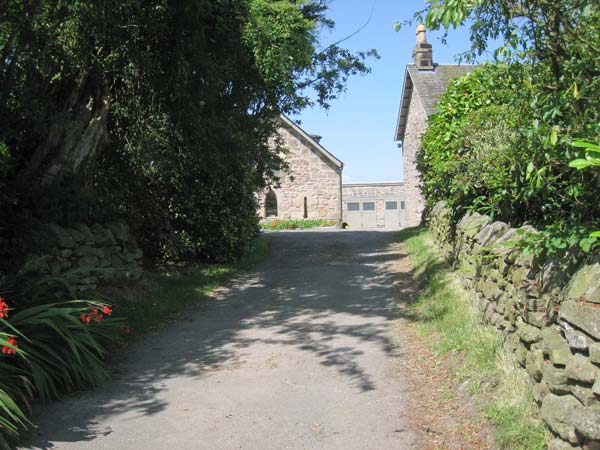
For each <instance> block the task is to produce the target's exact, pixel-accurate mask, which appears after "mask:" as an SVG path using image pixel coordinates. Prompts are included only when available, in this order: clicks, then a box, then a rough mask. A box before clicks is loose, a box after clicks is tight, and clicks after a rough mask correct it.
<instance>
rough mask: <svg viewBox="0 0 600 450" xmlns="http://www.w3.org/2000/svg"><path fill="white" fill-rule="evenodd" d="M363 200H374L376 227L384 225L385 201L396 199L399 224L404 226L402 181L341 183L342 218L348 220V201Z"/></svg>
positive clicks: (404, 200)
mask: <svg viewBox="0 0 600 450" xmlns="http://www.w3.org/2000/svg"><path fill="white" fill-rule="evenodd" d="M363 200H372V201H374V202H375V211H376V214H377V227H378V228H382V227H384V226H385V202H386V201H397V202H398V208H399V212H400V226H401V227H405V226H406V199H405V193H404V183H403V182H401V181H400V182H388V183H347V184H342V211H343V214H342V220H343V221H347V220H348V218H347V212H348V208H347V206H346V204H347V203H348V202H352V201H363ZM401 202H404V205H405V207H404V209H402V208H401V206H402V205H401Z"/></svg>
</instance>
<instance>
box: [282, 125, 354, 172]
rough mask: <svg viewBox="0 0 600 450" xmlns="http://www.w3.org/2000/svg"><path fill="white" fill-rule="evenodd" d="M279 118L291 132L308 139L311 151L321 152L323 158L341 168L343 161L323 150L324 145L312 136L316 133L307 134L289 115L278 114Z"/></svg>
mask: <svg viewBox="0 0 600 450" xmlns="http://www.w3.org/2000/svg"><path fill="white" fill-rule="evenodd" d="M279 118H280V120H281V121H282V122H283V123H284V125H286V126H287V127H288V128H290V129H291V130H292V131H293V132H295V134H296V135H299V136H301V137H302V138H304V139H305V140H306V141H308V143H309V144H310V147H312V150H313V152H315V153H317V154H321V155H322V156H324V157H325V160H327V161H329V162H331V163H333V165H334V166H336V167H339V168H340V169H342V168H343V167H344V163H343V162H342V161H340V160H339V159H337V158H336V157H335V156H333V155H332V154H331V153H329V152H328V151H327V150H325V147H323V146H322V145H321V144H319V143H318V142H317V140H316V139H315V138H314V137H313V136H315V137H316V136H317V135H310V134H308V133H307V132H306V131H304V130H303V129H302V128H300V127H299V126H298V124H296V123H295V122H294V121H292V120H291V119H290V118H289V117H287V116H286V115H284V114H280V115H279Z"/></svg>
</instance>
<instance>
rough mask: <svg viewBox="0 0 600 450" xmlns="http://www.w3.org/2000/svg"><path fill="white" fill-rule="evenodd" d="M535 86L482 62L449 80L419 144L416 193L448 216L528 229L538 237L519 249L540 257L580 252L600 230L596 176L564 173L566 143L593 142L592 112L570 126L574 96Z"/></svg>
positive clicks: (509, 68) (517, 67)
mask: <svg viewBox="0 0 600 450" xmlns="http://www.w3.org/2000/svg"><path fill="white" fill-rule="evenodd" d="M538 75H539V73H538ZM542 80H543V78H542ZM540 83H542V81H541V80H536V79H535V78H534V73H533V69H532V68H531V67H530V66H526V65H522V64H517V63H513V64H511V65H492V64H488V65H485V66H483V67H481V68H479V69H477V70H476V71H474V72H472V73H471V74H469V75H468V76H466V77H464V78H462V79H459V80H456V81H454V82H453V83H452V84H451V86H450V87H449V89H448V91H447V92H446V93H445V95H444V96H443V97H442V99H441V101H440V102H439V104H438V113H437V114H435V115H433V116H432V117H431V118H430V120H429V128H428V129H427V131H426V133H425V135H424V136H423V145H422V148H421V152H420V153H419V155H418V168H419V169H420V171H421V173H422V179H423V180H422V183H423V193H424V195H425V197H426V199H427V202H428V204H429V205H430V206H432V205H433V204H435V202H437V201H439V200H446V201H448V203H449V204H450V205H451V206H452V208H453V209H454V211H455V213H456V218H458V217H460V216H462V215H463V214H464V213H465V212H466V211H468V210H470V211H477V212H480V213H483V214H488V215H490V216H491V217H492V218H494V219H496V220H502V221H505V222H507V223H509V224H511V225H513V226H521V225H522V224H525V223H528V224H532V225H534V226H535V227H537V228H538V229H539V230H540V231H541V234H540V235H539V236H538V237H537V238H536V240H526V241H525V243H526V245H531V246H533V247H536V248H537V249H538V250H540V251H542V250H546V251H548V252H550V253H551V252H553V251H556V250H557V249H561V248H565V247H572V246H579V247H581V248H582V249H583V250H584V251H589V250H590V249H591V248H592V245H593V244H594V242H591V241H590V239H593V240H594V241H595V238H590V237H589V233H590V231H592V230H595V229H597V228H598V226H600V203H599V202H598V201H597V199H596V195H595V192H597V191H598V189H599V188H600V177H598V176H597V175H595V174H593V173H586V172H585V171H582V172H578V171H576V170H573V169H571V168H569V167H568V165H569V162H570V161H571V160H572V159H573V158H574V157H577V156H583V153H584V151H583V150H582V149H581V148H579V147H573V146H572V141H573V140H574V138H575V137H579V136H581V135H582V134H584V135H586V136H592V137H595V138H597V137H600V113H597V114H596V117H595V120H596V124H592V123H587V124H585V126H584V124H582V123H580V122H579V120H583V117H582V115H585V116H586V117H585V120H590V119H591V118H592V116H593V114H592V113H591V112H586V113H585V114H582V115H580V116H579V119H577V117H578V114H576V113H575V112H573V111H574V110H575V108H576V103H577V98H575V97H574V96H573V95H570V96H569V95H562V96H559V98H556V97H551V96H549V95H547V94H544V92H543V88H542V87H541V86H540V85H539V84H540ZM598 94H600V89H599V91H598ZM590 101H591V99H590ZM598 106H600V104H599V105H598ZM548 108H551V110H552V111H554V113H553V114H554V115H551V114H549V113H548Z"/></svg>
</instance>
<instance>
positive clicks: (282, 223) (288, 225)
mask: <svg viewBox="0 0 600 450" xmlns="http://www.w3.org/2000/svg"><path fill="white" fill-rule="evenodd" d="M337 224H338V222H337V221H335V220H270V221H268V222H263V223H261V224H260V228H261V229H262V230H308V229H310V228H320V227H332V226H335V225H337Z"/></svg>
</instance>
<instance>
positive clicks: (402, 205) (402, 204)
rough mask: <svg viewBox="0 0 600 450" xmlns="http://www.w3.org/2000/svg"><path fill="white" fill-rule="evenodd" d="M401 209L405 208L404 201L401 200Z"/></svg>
mask: <svg viewBox="0 0 600 450" xmlns="http://www.w3.org/2000/svg"><path fill="white" fill-rule="evenodd" d="M400 209H404V202H403V201H402V202H400Z"/></svg>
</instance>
